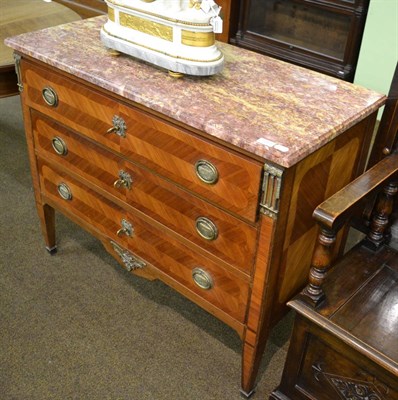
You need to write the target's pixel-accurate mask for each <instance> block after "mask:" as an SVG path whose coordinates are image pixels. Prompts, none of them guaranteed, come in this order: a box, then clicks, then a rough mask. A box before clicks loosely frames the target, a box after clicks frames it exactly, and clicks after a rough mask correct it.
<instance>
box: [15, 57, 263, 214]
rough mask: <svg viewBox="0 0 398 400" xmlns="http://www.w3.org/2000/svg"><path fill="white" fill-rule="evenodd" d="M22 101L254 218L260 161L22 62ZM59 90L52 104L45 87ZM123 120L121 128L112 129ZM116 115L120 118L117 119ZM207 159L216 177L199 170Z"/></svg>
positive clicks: (212, 200)
mask: <svg viewBox="0 0 398 400" xmlns="http://www.w3.org/2000/svg"><path fill="white" fill-rule="evenodd" d="M22 71H23V81H24V82H26V81H27V82H28V83H27V84H25V91H26V99H27V100H26V101H27V103H28V105H29V106H31V107H32V108H35V109H37V110H39V111H41V112H42V113H45V114H47V115H50V116H52V117H53V118H54V119H57V120H58V121H60V122H62V123H63V124H65V125H67V126H68V127H70V128H72V129H73V130H76V131H78V132H81V133H82V134H84V135H86V136H88V137H90V138H92V139H94V140H95V141H97V142H98V143H101V144H103V145H105V146H107V147H109V148H110V149H112V150H115V151H117V152H119V153H122V154H123V155H126V156H127V157H129V158H130V159H131V160H133V161H136V162H139V163H141V164H143V165H145V166H147V167H149V168H151V169H153V170H155V171H156V172H157V173H160V174H162V175H164V176H165V177H167V178H170V179H172V180H173V181H175V182H177V183H178V184H181V185H183V186H184V187H186V188H188V189H190V190H192V191H194V192H196V193H197V194H199V195H201V196H203V197H205V198H207V199H209V200H210V201H211V202H214V203H216V204H218V205H222V206H223V207H225V208H227V209H228V210H230V211H232V212H234V213H237V214H239V215H241V216H242V217H244V218H246V219H248V220H250V221H255V220H256V219H257V207H258V190H259V187H260V179H261V174H262V164H261V163H259V162H254V161H252V160H249V159H247V158H245V157H243V156H240V155H237V154H235V153H233V152H231V151H228V150H226V149H222V148H221V147H219V146H218V145H215V144H211V143H209V142H207V141H206V140H204V139H202V138H200V137H198V136H196V135H193V134H190V133H188V132H187V131H184V130H182V129H180V128H178V127H176V126H174V125H172V124H170V123H167V122H165V121H161V120H160V119H158V118H157V117H154V116H152V115H149V114H147V113H145V112H142V111H139V110H137V109H135V108H134V107H130V106H126V105H124V104H121V103H119V102H117V101H114V100H113V99H111V98H110V97H105V96H104V95H102V94H100V93H99V92H96V91H93V90H91V89H88V88H86V87H83V86H82V85H80V84H79V83H77V82H74V81H72V80H71V79H66V78H64V77H62V76H60V75H58V74H53V73H49V72H47V71H44V70H42V69H41V68H38V67H36V66H33V65H31V64H30V63H27V62H23V63H22ZM46 87H47V88H51V89H52V90H54V91H55V93H56V95H57V104H56V105H55V106H50V105H48V104H47V103H46V101H45V100H44V98H43V96H42V90H43V89H44V88H46ZM115 117H116V126H120V125H123V124H124V127H123V129H121V130H118V129H114V131H113V132H111V133H107V132H109V129H112V127H113V126H115ZM120 118H121V119H122V120H123V123H120V124H118V121H120ZM202 161H205V162H206V163H209V164H210V168H211V169H212V170H213V171H215V172H214V175H215V179H214V182H211V183H208V182H206V179H205V180H203V179H201V178H200V177H199V176H198V173H197V167H196V166H197V163H198V162H202Z"/></svg>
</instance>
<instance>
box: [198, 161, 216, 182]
mask: <svg viewBox="0 0 398 400" xmlns="http://www.w3.org/2000/svg"><path fill="white" fill-rule="evenodd" d="M195 171H196V175H197V176H198V178H199V179H200V180H201V181H202V182H204V183H207V184H208V185H214V184H215V183H216V182H217V181H218V170H217V168H216V167H215V166H214V165H213V164H212V163H211V162H210V161H207V160H198V161H197V162H196V163H195Z"/></svg>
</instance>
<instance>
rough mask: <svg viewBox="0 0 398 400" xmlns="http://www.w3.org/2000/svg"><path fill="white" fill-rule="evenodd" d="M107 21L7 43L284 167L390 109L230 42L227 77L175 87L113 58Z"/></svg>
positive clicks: (163, 74)
mask: <svg viewBox="0 0 398 400" xmlns="http://www.w3.org/2000/svg"><path fill="white" fill-rule="evenodd" d="M105 21H106V17H104V16H101V17H95V18H92V19H88V20H84V21H79V22H77V23H71V24H66V25H61V26H59V27H56V28H51V29H45V30H42V31H38V32H34V33H30V34H25V35H21V36H17V37H14V38H9V39H7V40H6V44H7V45H8V46H10V47H13V48H14V49H15V50H17V51H20V52H22V53H24V54H26V55H29V56H31V57H33V58H36V59H38V60H40V61H43V62H45V63H47V64H49V65H52V66H54V67H57V68H59V69H61V70H63V71H66V72H69V73H71V74H73V75H75V76H77V77H79V78H82V79H84V80H87V81H88V82H91V83H93V84H95V85H98V86H100V87H102V88H104V89H107V90H110V91H111V92H113V93H117V94H119V95H122V96H123V97H126V98H127V99H130V100H132V101H134V102H137V103H139V104H141V105H143V106H146V107H148V108H150V109H152V110H155V111H158V112H160V113H162V114H165V115H167V116H169V117H171V118H173V119H175V120H177V121H180V122H182V123H184V124H187V125H189V126H192V127H194V128H196V129H199V130H200V131H203V132H205V133H208V134H210V135H212V136H214V137H216V138H218V139H221V140H224V141H226V142H228V143H231V144H233V145H235V146H238V147H240V148H241V149H243V150H246V151H248V152H250V153H254V154H256V155H258V156H260V157H264V158H266V159H268V160H270V161H272V162H274V163H276V164H279V165H281V166H283V167H290V166H292V165H294V164H295V163H297V162H298V161H299V160H301V159H303V158H304V157H305V156H307V155H308V154H311V153H312V152H314V151H315V150H317V149H318V148H320V147H321V146H322V145H324V144H325V143H327V142H329V141H330V140H332V139H333V138H335V137H336V136H338V135H339V134H340V133H342V132H344V131H345V130H346V129H348V128H349V127H351V126H352V124H353V123H354V122H357V121H358V118H365V117H367V116H368V115H369V114H371V113H372V112H373V111H375V110H377V109H378V108H379V107H380V106H381V105H382V104H383V103H384V96H383V95H381V94H379V93H375V92H373V91H370V90H367V89H365V88H362V87H358V86H354V85H352V84H350V83H347V82H344V81H340V80H338V79H335V78H332V77H328V76H325V75H322V74H319V73H317V72H313V71H310V70H307V69H304V68H300V67H297V66H295V65H291V64H288V63H285V62H282V61H279V60H276V59H272V58H269V57H266V56H263V55H259V54H256V53H254V52H251V51H247V50H244V49H241V48H237V47H234V46H232V45H228V44H224V43H218V44H217V45H218V46H219V48H220V49H221V51H222V52H223V53H224V56H225V67H224V70H223V71H222V72H221V73H219V74H217V75H215V76H212V77H190V76H185V77H184V78H183V79H181V80H176V79H173V78H171V77H169V76H167V71H165V70H163V69H160V68H156V67H154V66H152V65H149V64H145V63H144V62H141V61H138V60H135V59H134V58H132V57H130V56H126V55H120V56H118V57H115V56H113V55H111V54H110V53H109V52H108V51H107V49H106V48H105V47H104V45H103V44H102V43H101V41H100V29H101V26H102V25H103V24H104V23H105Z"/></svg>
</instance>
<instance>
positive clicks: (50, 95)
mask: <svg viewBox="0 0 398 400" xmlns="http://www.w3.org/2000/svg"><path fill="white" fill-rule="evenodd" d="M41 95H42V96H43V99H44V101H45V102H46V104H47V105H49V106H50V107H57V105H58V95H57V92H56V91H55V90H54V89H53V88H51V87H49V86H46V87H45V88H44V89H43V90H42V92H41Z"/></svg>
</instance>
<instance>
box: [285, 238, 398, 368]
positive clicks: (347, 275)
mask: <svg viewBox="0 0 398 400" xmlns="http://www.w3.org/2000/svg"><path fill="white" fill-rule="evenodd" d="M324 292H325V300H324V302H323V303H322V304H321V305H320V306H319V307H318V308H316V309H314V308H313V307H311V306H309V305H308V304H307V303H306V302H305V301H303V299H302V298H300V297H299V298H297V299H295V300H293V301H291V302H290V303H289V306H290V307H292V308H293V309H295V310H296V311H297V312H298V313H299V314H301V315H303V316H304V317H305V318H307V319H309V320H311V321H312V322H313V323H315V324H317V325H319V326H320V327H322V328H323V329H324V330H326V331H328V332H330V333H331V334H333V335H334V336H335V337H337V338H338V339H340V340H341V341H343V342H344V343H346V344H348V345H349V346H351V347H352V348H353V349H356V351H358V352H359V353H362V354H364V355H365V356H366V357H368V358H370V359H371V360H372V361H374V362H375V363H377V364H378V365H380V367H382V368H383V369H385V370H387V371H390V372H391V373H393V374H395V375H397V376H398V252H397V251H396V250H395V249H393V248H391V247H387V246H386V247H382V248H381V249H380V250H379V251H378V252H373V251H371V250H369V249H368V248H366V247H365V246H362V245H361V244H359V245H357V246H355V247H354V248H353V249H352V250H351V251H349V252H348V253H347V254H346V255H345V256H344V258H343V259H341V260H340V262H337V263H336V264H335V266H334V267H333V269H332V270H331V271H330V273H329V275H328V279H327V281H326V282H325V285H324Z"/></svg>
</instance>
